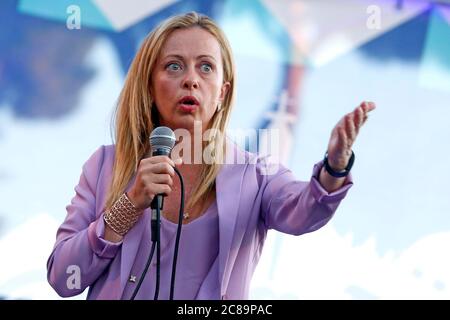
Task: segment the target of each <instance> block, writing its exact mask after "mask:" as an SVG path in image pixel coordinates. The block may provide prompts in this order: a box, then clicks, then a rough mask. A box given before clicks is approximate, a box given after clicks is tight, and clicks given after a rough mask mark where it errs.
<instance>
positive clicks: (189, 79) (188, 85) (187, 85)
mask: <svg viewBox="0 0 450 320" xmlns="http://www.w3.org/2000/svg"><path fill="white" fill-rule="evenodd" d="M198 86H199V85H198V80H197V79H196V75H195V74H194V73H193V72H189V73H188V74H187V75H186V77H185V78H184V80H183V88H184V89H189V90H191V89H198Z"/></svg>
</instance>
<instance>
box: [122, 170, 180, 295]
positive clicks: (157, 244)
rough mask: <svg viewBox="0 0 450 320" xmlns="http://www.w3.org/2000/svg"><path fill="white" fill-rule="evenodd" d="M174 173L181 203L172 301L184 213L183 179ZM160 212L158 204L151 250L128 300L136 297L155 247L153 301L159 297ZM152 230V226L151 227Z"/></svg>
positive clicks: (171, 286)
mask: <svg viewBox="0 0 450 320" xmlns="http://www.w3.org/2000/svg"><path fill="white" fill-rule="evenodd" d="M174 169H175V172H176V173H177V175H178V177H179V179H180V185H181V201H180V211H179V215H178V227H177V235H176V240H175V250H174V254H173V262H172V277H171V280H170V297H169V299H170V300H173V293H174V290H175V274H176V269H177V257H178V247H179V245H180V236H181V227H182V226H183V211H184V181H183V177H182V176H181V174H180V172H179V171H178V169H177V168H175V167H174ZM160 222H161V211H160V204H159V203H158V205H157V206H156V228H155V229H156V236H154V235H153V234H152V248H151V250H150V255H149V257H148V259H147V263H146V265H145V268H144V271H143V272H142V274H141V277H140V279H139V282H138V284H137V286H136V289H135V290H134V292H133V295H132V296H131V298H130V300H134V298H135V297H136V295H137V293H138V291H139V289H140V287H141V285H142V282H143V281H144V278H145V276H146V274H147V271H148V268H149V267H150V263H151V260H152V258H153V254H154V253H155V247H156V286H155V296H154V299H155V300H157V299H158V295H159V283H160V275H161V273H160V272H161V265H160V262H161V247H160V243H161V239H160V225H161V223H160ZM152 228H153V226H152Z"/></svg>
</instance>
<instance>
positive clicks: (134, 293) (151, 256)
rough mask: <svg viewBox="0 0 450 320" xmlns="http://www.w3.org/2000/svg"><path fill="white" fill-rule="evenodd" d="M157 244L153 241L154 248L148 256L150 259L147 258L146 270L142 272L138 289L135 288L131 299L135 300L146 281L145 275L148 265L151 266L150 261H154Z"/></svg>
mask: <svg viewBox="0 0 450 320" xmlns="http://www.w3.org/2000/svg"><path fill="white" fill-rule="evenodd" d="M155 244H156V242H153V243H152V249H151V250H150V255H149V256H148V259H147V264H146V265H145V268H144V271H143V272H142V274H141V277H140V279H139V282H138V285H137V286H136V289H134V292H133V295H132V296H131V298H130V300H134V298H135V297H136V295H137V293H138V291H139V288H140V287H141V285H142V282H143V281H144V278H145V275H146V274H147V270H148V267H149V266H150V262H151V261H152V258H153V254H154V253H155Z"/></svg>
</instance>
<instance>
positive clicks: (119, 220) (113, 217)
mask: <svg viewBox="0 0 450 320" xmlns="http://www.w3.org/2000/svg"><path fill="white" fill-rule="evenodd" d="M141 214H142V210H139V209H138V208H137V207H135V206H134V204H133V203H132V202H131V201H130V199H129V198H128V196H127V194H126V193H124V194H122V195H121V196H120V198H119V199H118V200H117V201H116V202H115V203H114V205H113V206H112V207H111V209H109V210H107V211H106V212H105V213H104V215H103V219H104V220H105V223H106V224H107V225H108V227H109V228H110V229H111V230H112V231H114V232H115V233H116V234H118V235H120V236H124V235H125V234H126V233H127V232H128V231H129V230H130V229H131V228H132V227H133V226H134V224H135V223H136V221H137V220H138V219H139V217H140V215H141Z"/></svg>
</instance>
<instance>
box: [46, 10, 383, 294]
mask: <svg viewBox="0 0 450 320" xmlns="http://www.w3.org/2000/svg"><path fill="white" fill-rule="evenodd" d="M234 88H235V81H234V65H233V60H232V54H231V49H230V46H229V44H228V42H227V40H226V38H225V36H224V34H223V33H222V31H221V30H220V29H219V28H218V27H217V26H216V25H215V24H214V22H213V21H211V20H210V19H209V18H207V17H205V16H200V15H198V14H196V13H189V14H186V15H181V16H176V17H173V18H171V19H168V20H166V21H165V22H163V23H162V24H161V25H160V26H158V27H157V28H156V29H155V30H154V31H153V32H152V33H151V34H150V35H149V36H148V37H147V39H146V40H145V41H144V43H143V44H142V46H141V48H140V50H139V52H138V53H137V55H136V57H135V59H134V61H133V63H132V65H131V67H130V70H129V73H128V76H127V79H126V82H125V85H124V88H123V90H122V93H121V95H120V99H119V103H118V109H117V115H116V125H117V128H116V143H115V145H110V146H102V147H100V148H99V149H98V150H97V151H96V152H95V153H94V154H93V155H92V156H91V157H90V159H89V160H88V161H87V162H86V163H85V165H84V166H83V171H82V175H81V178H80V182H79V184H78V185H77V186H76V188H75V190H76V195H75V197H74V198H73V199H72V202H71V204H70V205H69V206H68V207H67V212H68V214H67V217H66V220H65V221H64V223H63V224H62V225H61V226H60V228H59V230H58V233H57V240H56V244H55V246H54V249H53V252H52V254H51V256H50V258H49V260H48V263H47V268H48V281H49V283H50V284H51V285H52V287H53V288H54V289H55V290H56V291H57V292H58V294H60V295H61V296H73V295H76V294H79V293H81V292H82V291H83V290H84V289H85V288H87V287H89V293H88V299H129V298H130V297H131V296H132V294H133V291H134V290H135V288H136V285H137V282H138V281H139V276H140V275H141V273H142V270H143V269H144V267H145V263H146V259H147V256H148V253H149V252H150V237H151V230H150V223H149V219H150V212H149V209H148V207H149V205H150V203H151V201H152V199H153V198H154V197H155V195H156V194H160V193H165V194H166V195H167V196H166V197H165V200H164V207H163V213H162V217H161V220H162V221H161V285H160V291H159V297H160V298H161V299H167V298H168V297H169V282H170V275H171V263H172V255H173V247H174V237H175V232H176V230H175V229H176V225H175V223H176V222H177V216H178V206H179V190H180V182H179V181H178V179H175V178H176V176H175V175H174V168H173V167H175V166H177V167H178V169H179V171H180V172H181V174H182V176H183V178H184V181H185V187H186V215H185V219H184V221H183V223H184V227H183V232H182V235H181V245H180V251H179V257H178V269H177V270H178V273H177V275H176V286H175V292H174V298H175V299H246V298H247V297H248V290H249V284H250V280H251V276H252V274H253V271H254V268H255V267H256V264H257V262H258V260H259V256H260V253H261V250H262V247H263V244H264V240H265V237H266V233H267V230H268V229H276V230H279V231H281V232H284V233H289V234H294V235H300V234H303V233H307V232H312V231H314V230H317V229H318V228H320V227H322V226H323V225H325V224H326V223H327V222H328V220H329V219H330V218H331V216H332V215H333V213H334V212H335V210H336V208H337V207H338V205H339V203H340V201H341V200H342V199H343V198H344V197H345V195H346V193H347V191H348V189H349V188H350V187H351V186H352V180H351V176H350V175H349V174H348V173H349V170H350V167H351V164H350V163H349V162H351V163H352V162H353V158H354V157H352V155H353V152H352V150H351V146H352V144H353V142H354V140H355V138H356V136H357V134H358V131H359V129H360V128H361V126H362V125H363V124H364V122H365V121H366V119H367V113H368V112H370V111H371V110H373V109H374V108H375V106H374V104H373V103H362V104H361V105H360V106H359V107H358V108H356V109H355V110H354V111H353V112H351V113H349V114H347V115H346V116H345V117H344V118H342V119H341V120H340V121H339V123H338V124H337V125H336V127H335V128H334V129H333V131H332V133H331V138H330V142H329V145H328V149H327V151H328V156H327V158H326V159H325V160H326V161H320V162H319V163H318V164H316V165H315V167H314V170H313V175H312V177H311V180H310V181H309V182H301V181H296V180H295V178H294V177H293V175H292V173H291V172H290V171H289V170H288V169H286V168H284V167H282V166H280V167H279V168H278V170H277V171H276V172H275V173H273V174H265V173H264V169H265V167H264V161H263V160H262V159H260V158H258V157H257V156H256V155H254V154H251V153H248V152H245V151H242V150H240V149H239V148H238V147H237V146H236V145H234V144H233V143H231V142H230V141H229V140H227V139H226V137H225V135H224V134H220V133H221V132H222V133H223V132H225V129H226V125H227V121H228V119H229V117H230V112H231V105H232V100H233V96H234V91H235V89H234ZM196 124H200V127H201V130H203V131H206V130H207V129H216V131H215V132H216V133H217V132H218V133H219V134H214V135H212V138H211V141H210V142H211V143H212V144H213V146H214V158H215V160H216V161H215V162H213V163H205V161H203V162H202V163H200V164H197V163H191V160H192V158H191V157H189V156H186V154H190V152H185V151H186V150H183V161H184V163H182V161H180V159H178V160H177V161H174V160H172V159H170V158H169V157H166V156H153V157H150V156H148V155H149V153H150V145H149V139H148V138H149V136H150V133H151V131H152V130H153V129H154V128H155V127H157V126H160V125H164V126H167V127H169V128H171V129H172V130H180V129H183V130H185V131H187V132H189V133H190V134H191V136H192V135H193V134H194V133H195V132H194V131H195V130H194V129H195V126H196ZM193 140H194V142H193V141H191V144H189V143H188V147H189V146H192V147H193V145H194V144H195V135H194V139H193ZM177 146H178V145H176V146H175V147H177ZM194 149H195V148H194ZM188 151H191V150H188ZM194 151H195V150H194ZM231 151H232V152H234V153H235V154H237V155H238V157H242V158H243V159H244V163H243V164H227V163H225V164H221V163H223V159H224V158H225V156H226V155H227V153H228V152H231ZM191 156H192V154H191ZM195 156H196V155H195V152H194V158H195ZM324 163H325V164H326V165H324ZM154 267H155V265H154V262H153V264H152V266H151V268H150V270H149V271H148V273H147V275H146V276H145V278H144V280H143V283H142V287H141V288H140V290H139V292H138V294H137V296H136V299H152V298H153V293H154V290H155V272H154Z"/></svg>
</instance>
